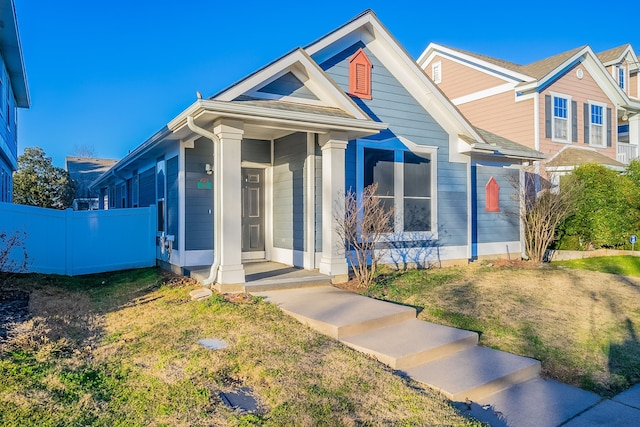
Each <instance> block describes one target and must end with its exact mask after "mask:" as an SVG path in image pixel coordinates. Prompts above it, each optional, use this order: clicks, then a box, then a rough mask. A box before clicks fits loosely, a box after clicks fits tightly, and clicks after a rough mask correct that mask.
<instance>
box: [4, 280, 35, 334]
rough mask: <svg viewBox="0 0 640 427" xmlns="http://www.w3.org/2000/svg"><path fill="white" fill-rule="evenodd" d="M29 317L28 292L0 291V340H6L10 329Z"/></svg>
mask: <svg viewBox="0 0 640 427" xmlns="http://www.w3.org/2000/svg"><path fill="white" fill-rule="evenodd" d="M28 319H29V293H28V292H25V291H20V290H3V291H0V341H3V340H6V339H7V337H8V336H9V334H10V333H11V330H12V329H13V328H14V327H15V326H16V325H17V324H19V323H22V322H24V321H26V320H28Z"/></svg>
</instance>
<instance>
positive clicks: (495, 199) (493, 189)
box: [484, 177, 500, 212]
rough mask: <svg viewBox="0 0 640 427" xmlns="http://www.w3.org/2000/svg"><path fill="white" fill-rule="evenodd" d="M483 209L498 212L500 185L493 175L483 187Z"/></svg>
mask: <svg viewBox="0 0 640 427" xmlns="http://www.w3.org/2000/svg"><path fill="white" fill-rule="evenodd" d="M484 191H485V211H486V212H500V186H499V185H498V182H497V181H496V179H495V178H494V177H491V178H490V179H489V182H487V185H485V187H484Z"/></svg>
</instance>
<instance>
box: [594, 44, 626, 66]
mask: <svg viewBox="0 0 640 427" xmlns="http://www.w3.org/2000/svg"><path fill="white" fill-rule="evenodd" d="M629 46H631V45H630V44H629V43H627V44H623V45H622V46H618V47H614V48H613V49H609V50H605V51H604V52H600V53H598V54H597V55H596V56H597V57H598V59H599V60H600V61H602V63H604V64H606V63H607V62H610V61H615V60H616V59H618V58H620V55H622V54H623V53H624V51H625V49H626V48H628V47H629Z"/></svg>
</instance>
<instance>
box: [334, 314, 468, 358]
mask: <svg viewBox="0 0 640 427" xmlns="http://www.w3.org/2000/svg"><path fill="white" fill-rule="evenodd" d="M341 341H342V342H343V343H344V344H346V345H348V346H349V347H351V348H354V349H355V350H358V351H361V352H363V353H366V354H368V355H370V356H373V357H375V358H376V359H378V360H379V361H381V362H382V363H384V364H386V365H388V366H390V367H392V368H393V369H398V370H401V369H407V368H411V367H413V366H416V365H419V364H421V363H425V362H429V361H432V360H436V359H439V358H441V357H444V356H447V355H450V354H452V353H455V352H457V351H460V350H463V349H465V348H468V347H472V346H475V345H476V344H477V343H478V334H477V333H475V332H469V331H464V330H461V329H456V328H450V327H448V326H442V325H436V324H435V323H429V322H423V321H421V320H417V319H411V320H407V321H404V322H402V323H396V324H393V325H389V326H385V327H382V328H378V329H373V330H371V331H368V332H365V333H362V334H359V335H354V336H351V337H347V338H343V339H342V340H341Z"/></svg>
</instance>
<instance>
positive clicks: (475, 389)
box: [405, 347, 540, 401]
mask: <svg viewBox="0 0 640 427" xmlns="http://www.w3.org/2000/svg"><path fill="white" fill-rule="evenodd" d="M405 372H406V373H407V374H408V375H409V376H410V377H412V378H413V379H415V380H416V381H420V382H422V383H424V384H426V385H428V386H430V387H432V388H435V389H437V390H440V391H441V392H442V393H443V394H444V395H445V396H447V397H448V398H449V399H451V400H453V401H465V399H469V400H474V401H480V400H481V399H482V398H484V397H486V396H488V395H490V394H493V393H496V392H498V391H500V390H504V389H506V388H507V387H510V386H512V385H514V384H518V383H521V382H524V381H528V380H531V379H533V378H535V377H537V376H538V374H539V373H540V362H539V361H537V360H534V359H530V358H528V357H522V356H517V355H514V354H510V353H505V352H503V351H498V350H492V349H490V348H487V347H471V348H468V349H465V350H462V351H459V352H457V353H454V354H452V355H450V356H448V357H443V358H440V359H437V360H435V361H432V362H428V363H423V364H421V365H418V366H415V367H413V368H409V369H407V370H405Z"/></svg>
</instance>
